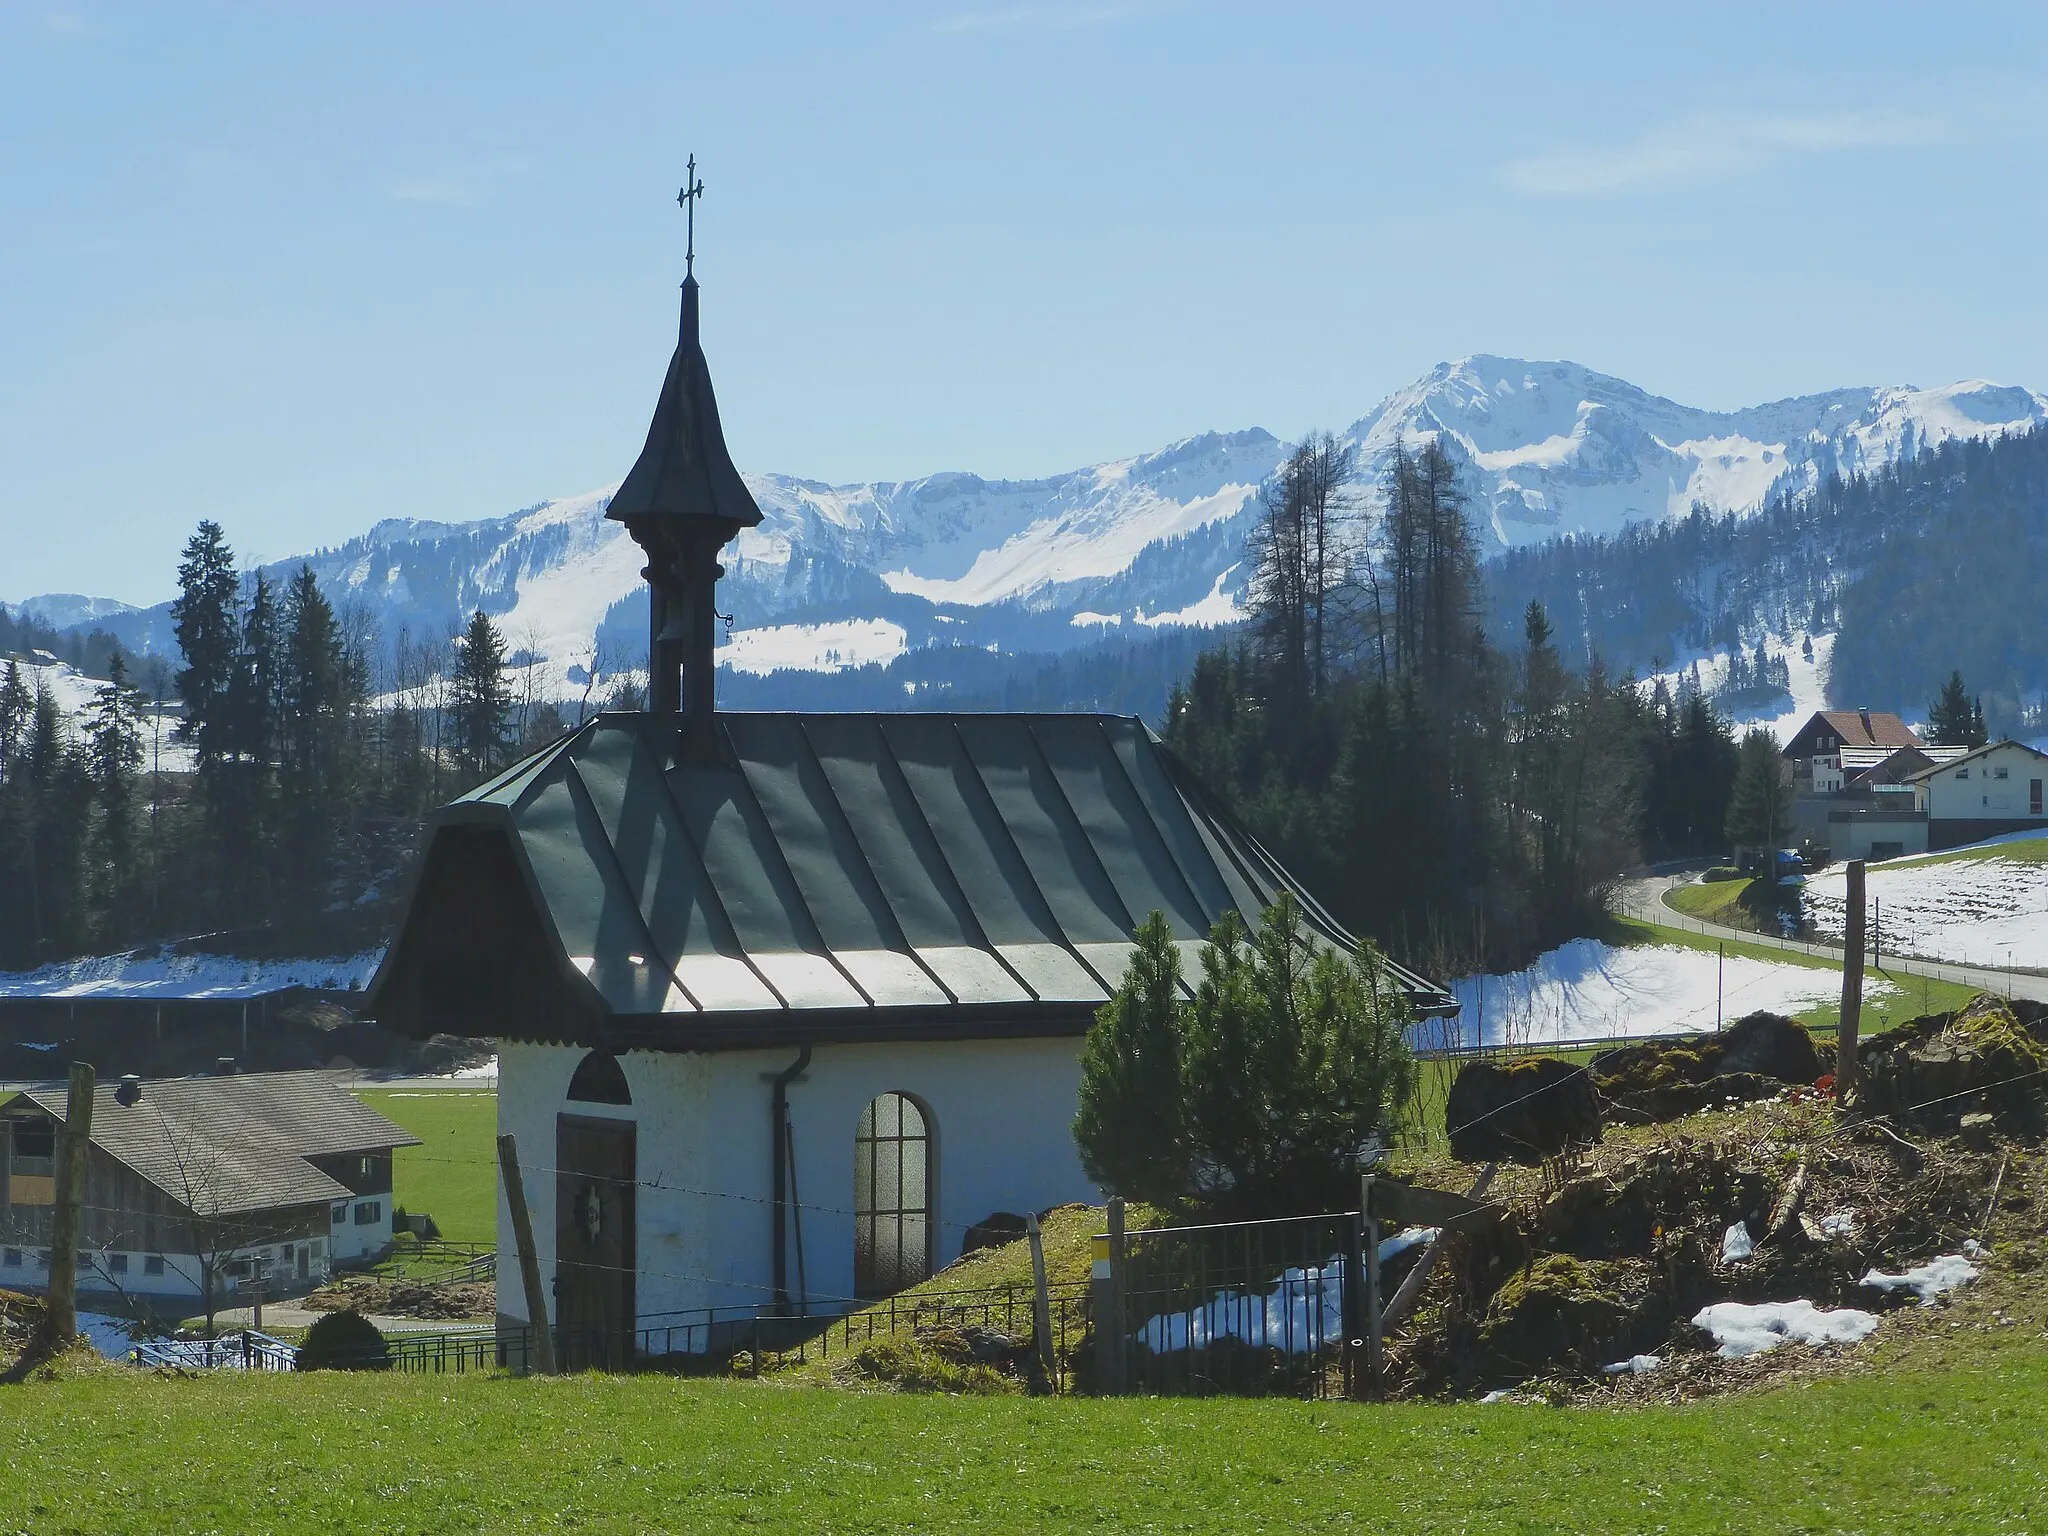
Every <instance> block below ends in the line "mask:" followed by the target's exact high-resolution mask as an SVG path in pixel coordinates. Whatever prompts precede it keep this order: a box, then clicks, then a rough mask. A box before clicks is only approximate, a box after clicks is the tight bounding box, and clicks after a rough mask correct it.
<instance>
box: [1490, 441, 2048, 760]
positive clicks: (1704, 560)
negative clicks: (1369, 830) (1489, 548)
mask: <svg viewBox="0 0 2048 1536" xmlns="http://www.w3.org/2000/svg"><path fill="white" fill-rule="evenodd" d="M2044 578H2048V432H2043V431H2036V432H2031V433H2024V434H2017V435H2013V436H2008V437H2002V438H1998V439H1995V440H1989V441H1987V440H1983V439H1967V440H1966V439H1951V440H1950V441H1948V442H1946V443H1943V444H1942V445H1940V446H1939V447H1937V448H1933V449H1929V450H1927V451H1924V452H1922V453H1921V454H1919V455H1918V456H1916V457H1914V458H1911V459H1905V460H1901V461H1900V462H1898V463H1896V464H1894V465H1893V466H1891V467H1890V468H1888V469H1886V470H1885V471H1883V472H1882V473H1880V474H1877V475H1874V476H1867V477H1866V476H1862V475H1857V476H1854V477H1852V478H1849V479H1841V478H1837V477H1830V478H1829V479H1827V480H1825V481H1823V482H1822V483H1821V484H1820V485H1818V486H1815V487H1813V488H1811V489H1808V490H1803V491H1800V492H1797V493H1790V492H1788V493H1784V494H1781V495H1779V496H1776V497H1774V498H1772V499H1771V501H1770V502H1768V503H1767V504H1766V505H1765V506H1764V507H1763V508H1762V509H1761V510H1759V511H1756V512H1753V513H1748V514H1742V515H1736V514H1725V513H1715V512H1711V511H1708V510H1707V509H1705V508H1695V509H1694V510H1693V512H1692V513H1691V514H1689V515H1688V516H1686V517H1683V518H1678V519H1676V520H1673V521H1671V522H1666V523H1645V524H1639V525H1635V526H1632V527H1630V528H1627V529H1624V530H1622V531H1621V532H1620V533H1617V534H1614V535H1612V536H1609V537H1606V538H1564V539H1558V540H1555V541H1553V542H1552V543H1549V544H1544V545H1539V546H1535V547H1532V548H1529V549H1522V550H1515V551H1511V552H1509V553H1507V554H1504V555H1502V556H1500V557H1499V558H1497V559H1495V560H1493V561H1492V562H1490V563H1489V564H1488V567H1487V571H1486V594H1487V626H1488V628H1489V630H1490V631H1491V632H1493V633H1497V634H1498V633H1507V632H1509V630H1510V629H1511V627H1512V625H1513V624H1514V622H1515V621H1516V616H1517V615H1518V614H1520V613H1521V612H1522V611H1523V610H1524V609H1525V608H1526V607H1527V605H1528V604H1529V603H1530V602H1531V601H1536V602H1540V603H1541V604H1542V605H1543V607H1544V610H1545V611H1546V612H1547V613H1548V614H1549V615H1550V616H1551V620H1552V623H1553V625H1554V626H1555V628H1556V632H1557V644H1558V647H1559V650H1560V654H1562V655H1563V656H1564V657H1565V658H1566V659H1567V661H1568V662H1569V663H1570V664H1571V665H1573V666H1577V667H1582V666H1585V665H1586V664H1587V663H1588V661H1589V660H1590V659H1591V658H1592V657H1594V656H1598V657H1600V658H1601V659H1602V660H1604V661H1605V662H1606V664H1607V665H1608V666H1610V667H1633V668H1636V669H1639V670H1643V671H1648V670H1652V669H1661V668H1663V667H1665V666H1668V665H1670V664H1671V662H1672V661H1673V659H1674V658H1677V657H1680V656H1682V655H1684V654H1685V653H1687V652H1704V651H1714V650H1737V649H1744V650H1746V652H1747V664H1748V665H1750V666H1751V667H1752V668H1753V667H1754V666H1755V662H1756V653H1757V651H1758V650H1759V648H1760V647H1764V648H1767V647H1768V645H1769V644H1770V643H1771V642H1775V643H1776V645H1777V646H1778V648H1779V650H1778V655H1777V656H1776V657H1770V656H1768V654H1767V657H1766V659H1768V660H1771V661H1777V660H1781V659H1782V657H1783V654H1784V651H1785V649H1786V648H1787V647H1789V646H1791V645H1794V644H1797V643H1798V641H1797V640H1796V639H1795V637H1796V636H1799V635H1801V634H1802V633H1804V634H1807V635H1811V634H1817V633H1821V632H1825V631H1836V632H1837V634H1838V638H1837V640H1836V643H1835V648H1834V653H1833V657H1832V664H1831V668H1830V672H1829V675H1828V697H1829V700H1830V701H1831V702H1833V703H1835V704H1838V705H1841V706H1843V707H1849V708H1853V707H1857V706H1861V705H1867V706H1869V707H1870V708H1873V709H1885V710H1902V711H1905V712H1908V713H1912V714H1918V713H1919V712H1921V711H1923V710H1925V709H1926V708H1927V705H1928V701H1929V700H1931V699H1932V698H1933V697H1934V696H1935V695H1936V693H1937V692H1938V691H1939V690H1940V688H1941V686H1942V684H1943V683H1944V681H1945V680H1946V679H1947V678H1948V676H1949V674H1950V673H1951V672H1953V671H1956V670H1960V671H1961V672H1962V673H1963V674H1964V675H1965V676H1967V677H1968V678H1970V680H1971V682H1972V685H1973V686H1974V687H1975V688H1976V690H1977V691H1978V692H1979V693H1980V694H1981V696H1982V699H1983V702H1984V709H1985V713H1986V716H1987V718H1988V719H1989V721H1990V723H1991V726H1992V728H1993V730H1994V731H1999V732H2006V733H2021V732H2033V731H2037V730H2039V729H2041V728H2042V727H2043V725H2044V724H2048V721H2044V719H2043V715H2042V711H2041V707H2040V697H2041V694H2042V692H2043V690H2044V689H2048V609H2044V607H2043V605H2042V603H2041V600H2040V593H2041V592H2042V590H2043V581H2044Z"/></svg>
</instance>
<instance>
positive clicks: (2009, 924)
mask: <svg viewBox="0 0 2048 1536" xmlns="http://www.w3.org/2000/svg"><path fill="white" fill-rule="evenodd" d="M2028 835H2029V836H2039V835H2041V834H2039V833H2029V834H2028ZM1864 887H1865V895H1866V896H1867V897H1868V898H1869V899H1870V900H1871V901H1873V902H1875V903H1876V904H1877V906H1878V909H1879V911H1880V914H1881V930H1882V931H1881V941H1882V943H1883V945H1884V952H1885V953H1886V954H1904V955H1919V956H1922V957H1923V958H1926V959H1929V960H1948V961H1952V962H1954V963H1956V964H1959V965H1988V966H2000V967H2012V966H2019V967H2023V968H2031V967H2048V863H2044V864H2033V863H2025V862H2022V861H2020V860H2018V859H2002V858H1997V857H1992V858H1983V859H1951V860H1945V861H1943V862H1941V863H1933V864H1930V863H1916V862H1914V861H1912V860H1910V859H1908V860H1895V861H1888V862H1886V863H1883V864H1872V865H1869V866H1867V868H1866V871H1865V874H1864ZM1806 909H1807V913H1808V915H1809V916H1810V917H1811V918H1812V920H1813V925H1814V927H1815V928H1816V929H1818V930H1819V931H1820V932H1821V933H1823V934H1826V935H1828V936H1829V937H1831V938H1834V939H1836V940H1838V941H1839V939H1840V938H1841V935H1842V932H1843V929H1844V927H1845V926H1846V924H1847V919H1848V875H1847V873H1846V872H1845V871H1843V870H1827V871H1823V872H1822V873H1820V874H1818V875H1814V876H1812V877H1811V878H1809V879H1808V880H1807V882H1806Z"/></svg>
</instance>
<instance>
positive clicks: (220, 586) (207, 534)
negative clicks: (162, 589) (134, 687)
mask: <svg viewBox="0 0 2048 1536" xmlns="http://www.w3.org/2000/svg"><path fill="white" fill-rule="evenodd" d="M241 592H242V584H241V581H240V579H239V578H238V577H237V576H236V575H235V555H234V551H233V550H231V549H229V548H228V543H227V537H226V535H225V534H224V533H223V532H222V530H221V526H220V524H219V523H216V522H213V521H211V520H210V519H209V520H207V521H205V522H202V523H200V525H199V528H198V531H197V532H196V533H194V534H193V535H192V537H191V538H190V539H188V540H187V541H186V543H185V554H184V558H183V559H182V560H181V561H180V562H179V564H178V596H177V599H176V601H174V602H173V603H172V604H171V618H172V620H173V622H174V632H175V633H176V635H177V639H178V649H179V650H180V651H181V652H182V653H183V654H184V657H185V665H184V667H183V668H182V669H181V670H180V671H179V673H178V678H177V685H178V697H179V698H180V699H182V700H183V701H184V705H185V713H184V717H183V718H182V719H180V720H179V722H178V736H179V738H180V739H181V740H184V741H189V742H191V743H192V744H193V748H194V750H195V752H196V754H197V757H198V760H199V766H200V771H201V773H202V774H203V773H204V772H205V771H206V769H207V768H208V767H209V766H210V765H211V764H213V763H216V762H219V761H220V760H221V759H222V758H224V757H226V756H227V755H228V754H229V753H230V752H232V751H233V750H234V747H233V745H232V744H231V742H230V741H229V739H228V738H229V736H230V734H231V729H230V725H229V721H228V711H227V699H228V691H229V689H230V688H231V687H232V686H233V684H234V678H235V663H236V658H237V657H238V656H239V655H240V652H241V633H240V626H239V623H238V612H237V610H238V607H239V604H240V600H241Z"/></svg>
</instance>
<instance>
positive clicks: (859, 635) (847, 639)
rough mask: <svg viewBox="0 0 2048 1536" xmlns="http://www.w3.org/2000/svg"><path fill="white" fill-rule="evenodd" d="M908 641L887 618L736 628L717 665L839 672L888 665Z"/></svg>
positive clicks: (740, 669) (739, 669) (764, 670)
mask: <svg viewBox="0 0 2048 1536" xmlns="http://www.w3.org/2000/svg"><path fill="white" fill-rule="evenodd" d="M908 640H909V636H908V634H907V633H906V632H905V631H904V628H903V626H902V625H901V624H896V623H892V622H891V621H890V620H888V619H846V620H840V621H836V622H833V623H829V624H768V625H763V626H761V627H760V628H758V629H738V630H734V631H733V633H732V636H731V638H730V639H728V640H727V641H726V643H725V644H724V645H721V646H720V647H719V648H718V661H719V665H721V666H726V667H731V668H732V669H733V670H734V671H735V672H753V673H768V672H775V671H779V670H783V669H791V668H793V669H796V670H798V671H804V672H841V671H844V670H845V669H846V668H848V667H864V666H867V665H869V664H870V663H876V664H879V665H882V666H887V665H888V664H889V663H890V662H892V661H894V660H895V659H896V658H897V657H898V656H901V655H902V654H903V653H904V651H905V650H906V649H908Z"/></svg>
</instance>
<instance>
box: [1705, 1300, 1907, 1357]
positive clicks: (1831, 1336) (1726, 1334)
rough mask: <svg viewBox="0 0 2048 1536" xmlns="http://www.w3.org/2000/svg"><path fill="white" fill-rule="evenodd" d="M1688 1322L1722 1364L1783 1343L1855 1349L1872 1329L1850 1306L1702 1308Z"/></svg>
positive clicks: (1728, 1304) (1868, 1318)
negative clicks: (1705, 1336)
mask: <svg viewBox="0 0 2048 1536" xmlns="http://www.w3.org/2000/svg"><path fill="white" fill-rule="evenodd" d="M1692 1321H1693V1326H1694V1327H1696V1328H1704V1329H1706V1331H1707V1332H1708V1333H1710V1334H1712V1335H1713V1336H1714V1342H1715V1343H1716V1344H1718V1345H1720V1347H1721V1348H1720V1354H1721V1357H1722V1358H1723V1359H1724V1360H1741V1359H1744V1358H1746V1357H1747V1356H1750V1355H1761V1354H1764V1353H1766V1352H1767V1351H1769V1350H1773V1349H1776V1348H1777V1347H1778V1346H1779V1345H1780V1344H1783V1343H1784V1342H1785V1341H1786V1340H1788V1339H1789V1340H1791V1341H1792V1342H1794V1343H1797V1344H1812V1345H1815V1346H1821V1345H1827V1344H1860V1343H1861V1342H1862V1341H1863V1340H1865V1339H1867V1338H1869V1337H1870V1334H1871V1332H1872V1330H1873V1329H1875V1328H1876V1327H1877V1318H1876V1316H1875V1315H1873V1314H1872V1313H1869V1312H1859V1311H1857V1310H1856V1309H1855V1308H1854V1307H1837V1308H1835V1309H1833V1310H1832V1311H1830V1310H1828V1309H1826V1308H1822V1307H1816V1306H1815V1305H1814V1304H1813V1303H1812V1302H1810V1301H1765V1302H1758V1303H1755V1304H1754V1305H1752V1304H1750V1303H1748V1302H1741V1301H1723V1302H1717V1303H1716V1304H1715V1305H1713V1306H1711V1307H1702V1308H1701V1309H1700V1310H1699V1311H1698V1312H1696V1313H1695V1314H1693V1320H1692Z"/></svg>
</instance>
